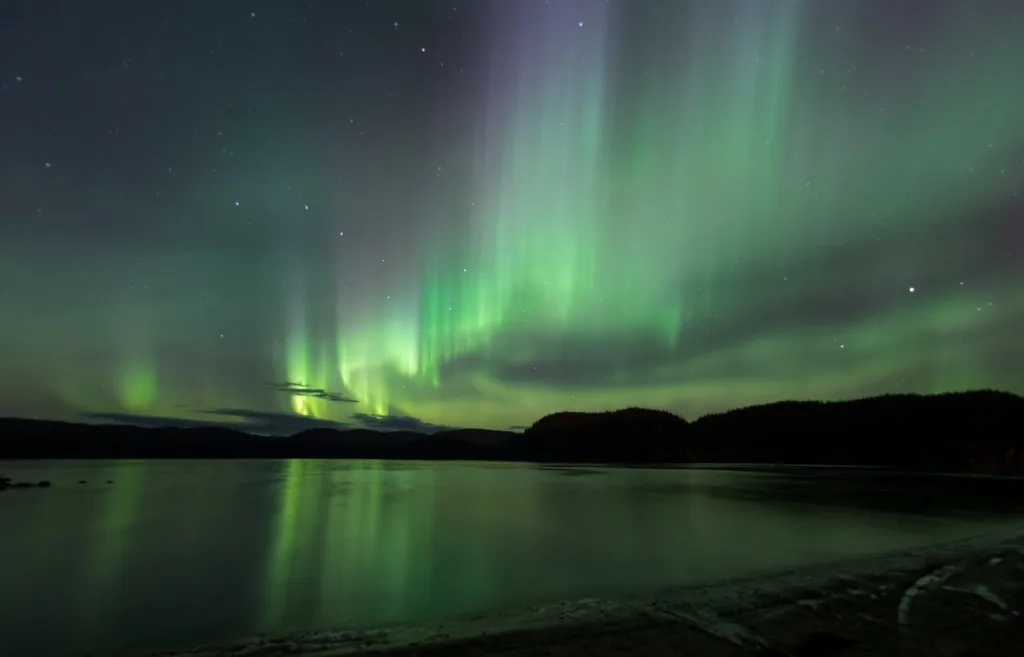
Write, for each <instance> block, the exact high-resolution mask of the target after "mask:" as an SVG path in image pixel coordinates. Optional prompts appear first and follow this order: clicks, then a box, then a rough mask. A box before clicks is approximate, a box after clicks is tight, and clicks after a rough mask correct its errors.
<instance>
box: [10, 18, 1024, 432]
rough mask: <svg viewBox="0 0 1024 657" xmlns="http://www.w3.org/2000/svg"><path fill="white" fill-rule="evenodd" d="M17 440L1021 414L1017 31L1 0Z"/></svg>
mask: <svg viewBox="0 0 1024 657" xmlns="http://www.w3.org/2000/svg"><path fill="white" fill-rule="evenodd" d="M8 4H9V5H10V6H9V7H5V9H3V10H2V13H3V15H4V16H5V20H4V21H3V22H2V24H0V51H2V53H3V56H2V57H0V85H2V86H0V172H2V175H0V282H2V283H0V308H3V321H2V323H0V343H2V344H3V345H4V359H3V368H2V370H0V414H3V415H19V416H30V417H45V418H59V419H83V418H85V419H107V420H109V419H126V418H127V419H134V421H138V422H142V423H147V422H150V423H168V422H176V423H195V422H199V423H214V422H228V423H237V424H239V425H240V426H242V427H243V428H250V429H253V430H265V431H291V430H295V429H299V428H303V427H306V426H317V425H320V424H325V425H335V424H336V425H338V426H371V427H380V428H424V429H428V430H429V429H430V428H431V427H434V426H479V427H486V428H506V427H510V426H521V425H525V424H529V423H530V422H532V421H533V420H534V419H536V418H538V417H540V416H542V415H544V414H546V413H549V412H552V411H556V410H564V409H577V410H602V409H608V408H613V407H622V406H629V405H642V406H649V407H657V408H664V409H667V410H671V411H674V412H678V413H681V414H682V415H684V416H686V417H688V418H695V417H697V416H699V415H701V414H704V413H707V412H712V411H720V410H726V409H729V408H732V407H736V406H742V405H747V404H752V403H761V402H769V401H775V400H779V399H790V398H814V399H841V398H849V397H857V396H864V395H872V394H881V393H886V392H910V391H913V392H942V391H948V390H960V389H967V388H977V387H991V388H1001V389H1006V390H1010V391H1013V392H1018V393H1021V392H1024V341H1022V340H1021V327H1022V326H1024V293H1022V289H1024V288H1022V283H1024V68H1022V66H1021V62H1024V39H1021V38H1020V35H1021V34H1024V5H1021V3H1020V2H1016V1H1015V0H987V1H986V2H985V3H967V2H961V1H960V0H863V1H858V2H852V1H846V0H716V1H711V0H706V1H695V0H694V1H684V0H675V1H673V2H662V1H659V0H607V1H605V0H548V1H547V2H545V1H544V0H515V1H514V2H513V1H503V0H483V1H480V2H467V3H465V4H459V3H455V5H456V6H453V3H452V2H447V3H440V2H433V1H428V0H422V1H412V0H410V1H409V2H398V1H393V2H367V3H361V2H360V3H341V2H336V3H326V2H324V3H315V2H313V3H301V6H299V4H300V3H280V2H269V0H259V1H255V0H254V1H252V2H226V3H217V7H216V8H213V7H212V4H211V3H208V2H198V1H195V2H192V1H189V2H184V3H177V4H176V5H175V9H174V11H173V12H169V11H168V10H167V9H166V7H165V8H158V7H156V6H150V3H127V2H101V3H99V4H98V5H96V4H93V5H89V6H85V5H83V4H82V3H70V2H57V1H53V2H46V3H39V2H29V1H27V0H18V1H15V2H11V3H8Z"/></svg>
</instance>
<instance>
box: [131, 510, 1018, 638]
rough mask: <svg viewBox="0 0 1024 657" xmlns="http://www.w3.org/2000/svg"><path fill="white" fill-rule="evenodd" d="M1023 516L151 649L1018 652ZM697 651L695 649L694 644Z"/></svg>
mask: <svg viewBox="0 0 1024 657" xmlns="http://www.w3.org/2000/svg"><path fill="white" fill-rule="evenodd" d="M1021 635H1024V526H1017V527H1014V528H1013V529H1012V530H1002V531H999V532H997V533H990V534H985V535H982V536H976V537H973V538H969V539H965V540H960V541H956V542H953V543H944V544H939V545H935V546H932V547H926V548H920V549H916V550H912V551H905V552H900V553H889V554H882V555H877V556H873V557H865V558H862V559H856V560H853V561H841V562H832V563H828V564H821V565H816V566H812V567H808V568H801V569H796V570H793V569H790V570H785V571H778V572H774V573H767V574H762V575H758V576H755V577H751V578H742V579H730V580H721V581H717V582H709V583H706V584H703V585H699V586H687V587H682V588H671V589H665V590H663V591H662V592H660V593H656V594H653V595H650V594H648V595H635V596H622V597H617V598H602V599H597V598H583V599H579V600H567V601H563V602H560V603H554V604H548V605H541V606H532V607H526V608H519V609H512V610H507V611H504V612H498V613H493V614H487V615H476V616H471V617H466V618H461V619H453V620H451V621H448V622H442V623H434V624H430V625H419V626H404V627H385V628H377V629H366V630H350V631H336V632H303V633H297V634H292V635H288V636H280V637H260V638H252V639H247V640H243V641H239V642H235V643H232V644H229V645H221V646H205V647H197V648H194V649H190V650H178V651H170V652H160V653H150V655H151V657H157V656H160V657H277V656H283V655H290V656H301V657H369V656H370V655H376V656H387V657H391V656H395V657H397V656H409V657H411V656H412V655H430V656H432V657H463V656H466V657H468V656H469V655H476V656H480V657H499V656H501V657H512V656H517V657H518V656H523V657H525V656H526V655H550V656H552V657H604V656H606V655H608V656H610V655H626V654H645V655H652V656H655V657H657V656H660V655H665V656H666V657H668V655H676V654H698V655H700V654H714V655H721V656H724V657H730V656H734V655H735V656H736V657H740V656H743V655H808V656H810V655H815V656H819V655H820V656H821V657H826V656H827V655H869V654H887V653H893V652H895V651H901V652H902V653H903V654H912V655H942V656H943V657H946V656H953V655H957V656H962V657H967V656H968V655H974V654H979V655H980V654H986V655H1003V654H1005V655H1010V654H1014V655H1015V654H1016V653H1017V651H1016V650H1015V647H1016V644H1015V643H1014V642H1013V640H1012V637H1015V636H1021ZM687 651H689V652H687Z"/></svg>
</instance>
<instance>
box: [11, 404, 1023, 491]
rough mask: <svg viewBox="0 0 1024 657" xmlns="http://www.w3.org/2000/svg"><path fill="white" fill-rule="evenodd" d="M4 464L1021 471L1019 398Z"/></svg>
mask: <svg viewBox="0 0 1024 657" xmlns="http://www.w3.org/2000/svg"><path fill="white" fill-rule="evenodd" d="M2 458H7V459H10V458H350V459H355V458H359V459H418V460H429V459H437V460H497V461H539V462H581V463H636V464H673V463H770V464H823V465H824V464H828V465H858V466H881V467H892V468H900V469H911V470H933V471H946V472H965V473H986V474H1024V399H1022V398H1021V397H1018V396H1016V395H1012V394H1009V393H1004V392H995V391H977V392H965V393H951V394H944V395H887V396H882V397H872V398H867V399H858V400H853V401H844V402H779V403H775V404H766V405H763V406H751V407H747V408H741V409H737V410H734V411H729V412H726V413H718V414H713V415H708V416H705V417H702V418H700V419H699V420H697V421H695V422H687V421H686V420H685V419H683V418H681V417H679V416H677V415H674V414H672V413H667V412H665V411H658V410H651V409H642V408H628V409H623V410H619V411H611V412H607V413H572V412H564V413H555V414H552V415H548V416H546V417H543V418H541V419H540V420H538V421H537V422H535V423H534V424H533V425H532V426H530V427H529V428H528V429H526V431H525V432H523V433H522V434H518V433H510V432H494V431H483V430H474V429H459V430H453V431H444V432H441V433H436V434H433V435H424V434H416V433H408V432H398V433H379V432H375V431H369V430H353V431H332V430H328V429H317V430H311V431H305V432H302V433H299V434H296V435H294V436H287V437H279V436H255V435H250V434H246V433H243V432H240V431H234V430H231V429H225V428H217V427H209V428H189V429H178V428H165V429H143V428H138V427H131V426H124V425H86V424H72V423H62V422H42V421H34V420H20V419H5V420H3V419H0V459H2Z"/></svg>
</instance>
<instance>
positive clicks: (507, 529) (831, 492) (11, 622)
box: [0, 461, 1022, 657]
mask: <svg viewBox="0 0 1024 657" xmlns="http://www.w3.org/2000/svg"><path fill="white" fill-rule="evenodd" d="M4 470H5V471H6V472H8V473H9V474H11V475H12V476H14V477H15V478H25V479H43V478H46V479H51V480H53V482H54V488H52V489H50V490H45V491H41V490H33V491H8V492H5V493H4V494H3V496H0V510H2V511H0V533H2V535H3V536H4V539H3V540H2V541H0V590H2V591H3V595H0V636H2V637H4V641H5V642H6V643H7V645H9V646H11V647H12V649H11V650H6V649H5V651H4V654H5V655H13V656H17V655H26V656H33V657H34V656H36V655H40V656H41V655H48V656H52V657H59V656H60V655H62V654H70V653H81V652H83V651H113V650H151V649H156V648H164V647H169V648H173V647H180V646H187V645H192V644H194V643H197V642H211V641H226V640H231V639H235V638H238V637H243V636H249V635H252V634H256V633H275V632H286V631H291V630H298V629H316V628H328V627H332V628H333V627H352V626H365V625H375V624H387V623H395V622H418V621H422V620H428V619H440V618H445V617H451V616H454V615H460V614H468V613H473V612H476V611H479V610H488V609H496V608H501V607H506V606H514V605H519V604H529V603H534V602H541V601H546V600H551V599H558V598H561V597H565V596H583V595H600V594H614V593H615V592H620V591H637V590H642V589H645V588H660V587H664V586H670V585H676V584H686V583H695V582H700V581H705V580H711V579H717V578H721V577H732V576H741V575H746V574H752V573H755V572H757V571H761V570H769V569H774V568H781V567H790V566H797V565H802V564H807V563H814V562H822V561H827V560H833V559H837V558H843V557H849V556H855V555H860V554H867V553H873V552H878V551H884V550H892V549H900V548H904V547H910V546H913V545H919V544H923V543H927V542H929V541H934V540H944V539H950V538H957V537H961V536H967V535H970V534H974V533H978V532H981V531H985V530H987V529H989V528H993V527H995V526H997V525H1000V524H1003V523H1006V522H1017V521H1018V520H1016V518H1018V517H1019V515H1018V516H1014V515H1012V513H1018V514H1019V511H1020V509H1015V508H1013V505H1012V504H1009V505H1007V504H1001V503H1000V500H1012V499H1021V495H1020V490H1021V488H1022V485H1021V483H1020V482H1011V483H1007V482H988V483H986V482H973V483H972V484H971V486H965V485H963V484H962V483H961V485H960V486H959V487H958V488H957V487H952V486H950V480H935V479H933V480H928V481H924V480H919V479H907V478H898V477H891V476H890V477H881V476H877V475H869V474H866V473H844V472H840V471H834V472H829V473H826V474H824V475H822V474H820V473H813V474H812V473H808V472H806V471H801V472H794V473H786V472H774V473H767V474H766V473H764V472H728V471H715V470H667V469H663V470H641V469H602V468H593V467H588V468H571V467H569V468H566V467H559V468H545V467H537V466H527V465H499V464H467V463H460V464H422V463H399V462H379V461H362V462H360V461H348V462H331V461H285V462H281V461H248V462H242V461H221V462H216V461H203V462H168V461H164V462H144V461H124V462H109V463H100V462H66V463H42V464H41V463H13V464H7V465H6V466H5V467H4ZM78 480H87V481H88V483H86V484H78V483H77V482H78ZM107 480H111V481H113V483H112V484H107V483H106V482H107ZM936 482H937V483H936ZM963 491H968V492H969V494H965V493H964V492H963ZM950 510H953V512H950ZM996 512H998V513H996ZM53 628H60V631H59V632H54V631H53Z"/></svg>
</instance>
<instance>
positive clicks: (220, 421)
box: [81, 408, 459, 436]
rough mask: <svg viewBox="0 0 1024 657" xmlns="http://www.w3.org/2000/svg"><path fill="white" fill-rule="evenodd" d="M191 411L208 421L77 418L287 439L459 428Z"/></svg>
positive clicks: (411, 421)
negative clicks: (318, 432) (317, 432)
mask: <svg viewBox="0 0 1024 657" xmlns="http://www.w3.org/2000/svg"><path fill="white" fill-rule="evenodd" d="M192 412H193V413H200V414H203V415H208V416H210V419H209V420H199V419H194V418H177V417H171V416H166V415H136V414H133V413H82V414H81V417H82V419H84V420H87V421H93V422H104V423H113V424H130V425H133V426H137V427H146V428H162V427H175V428H180V429H194V428H199V427H220V428H225V429H234V430H236V431H243V432H245V433H252V434H259V435H266V436H291V435H293V434H296V433H300V432H302V431H306V430H309V429H333V430H335V431H348V430H351V429H371V430H373V431H380V432H394V431H411V432H414V433H423V434H432V433H437V432H439V431H448V430H451V429H456V428H459V427H451V426H445V425H441V424H431V423H430V422H424V421H423V420H420V419H418V418H415V417H409V416H404V415H371V414H368V413H355V414H353V415H352V416H351V419H350V421H345V422H339V421H336V420H327V419H323V418H315V417H309V416H306V415H299V414H297V413H289V412H278V411H258V410H253V409H248V408H202V409H193V410H192Z"/></svg>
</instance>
